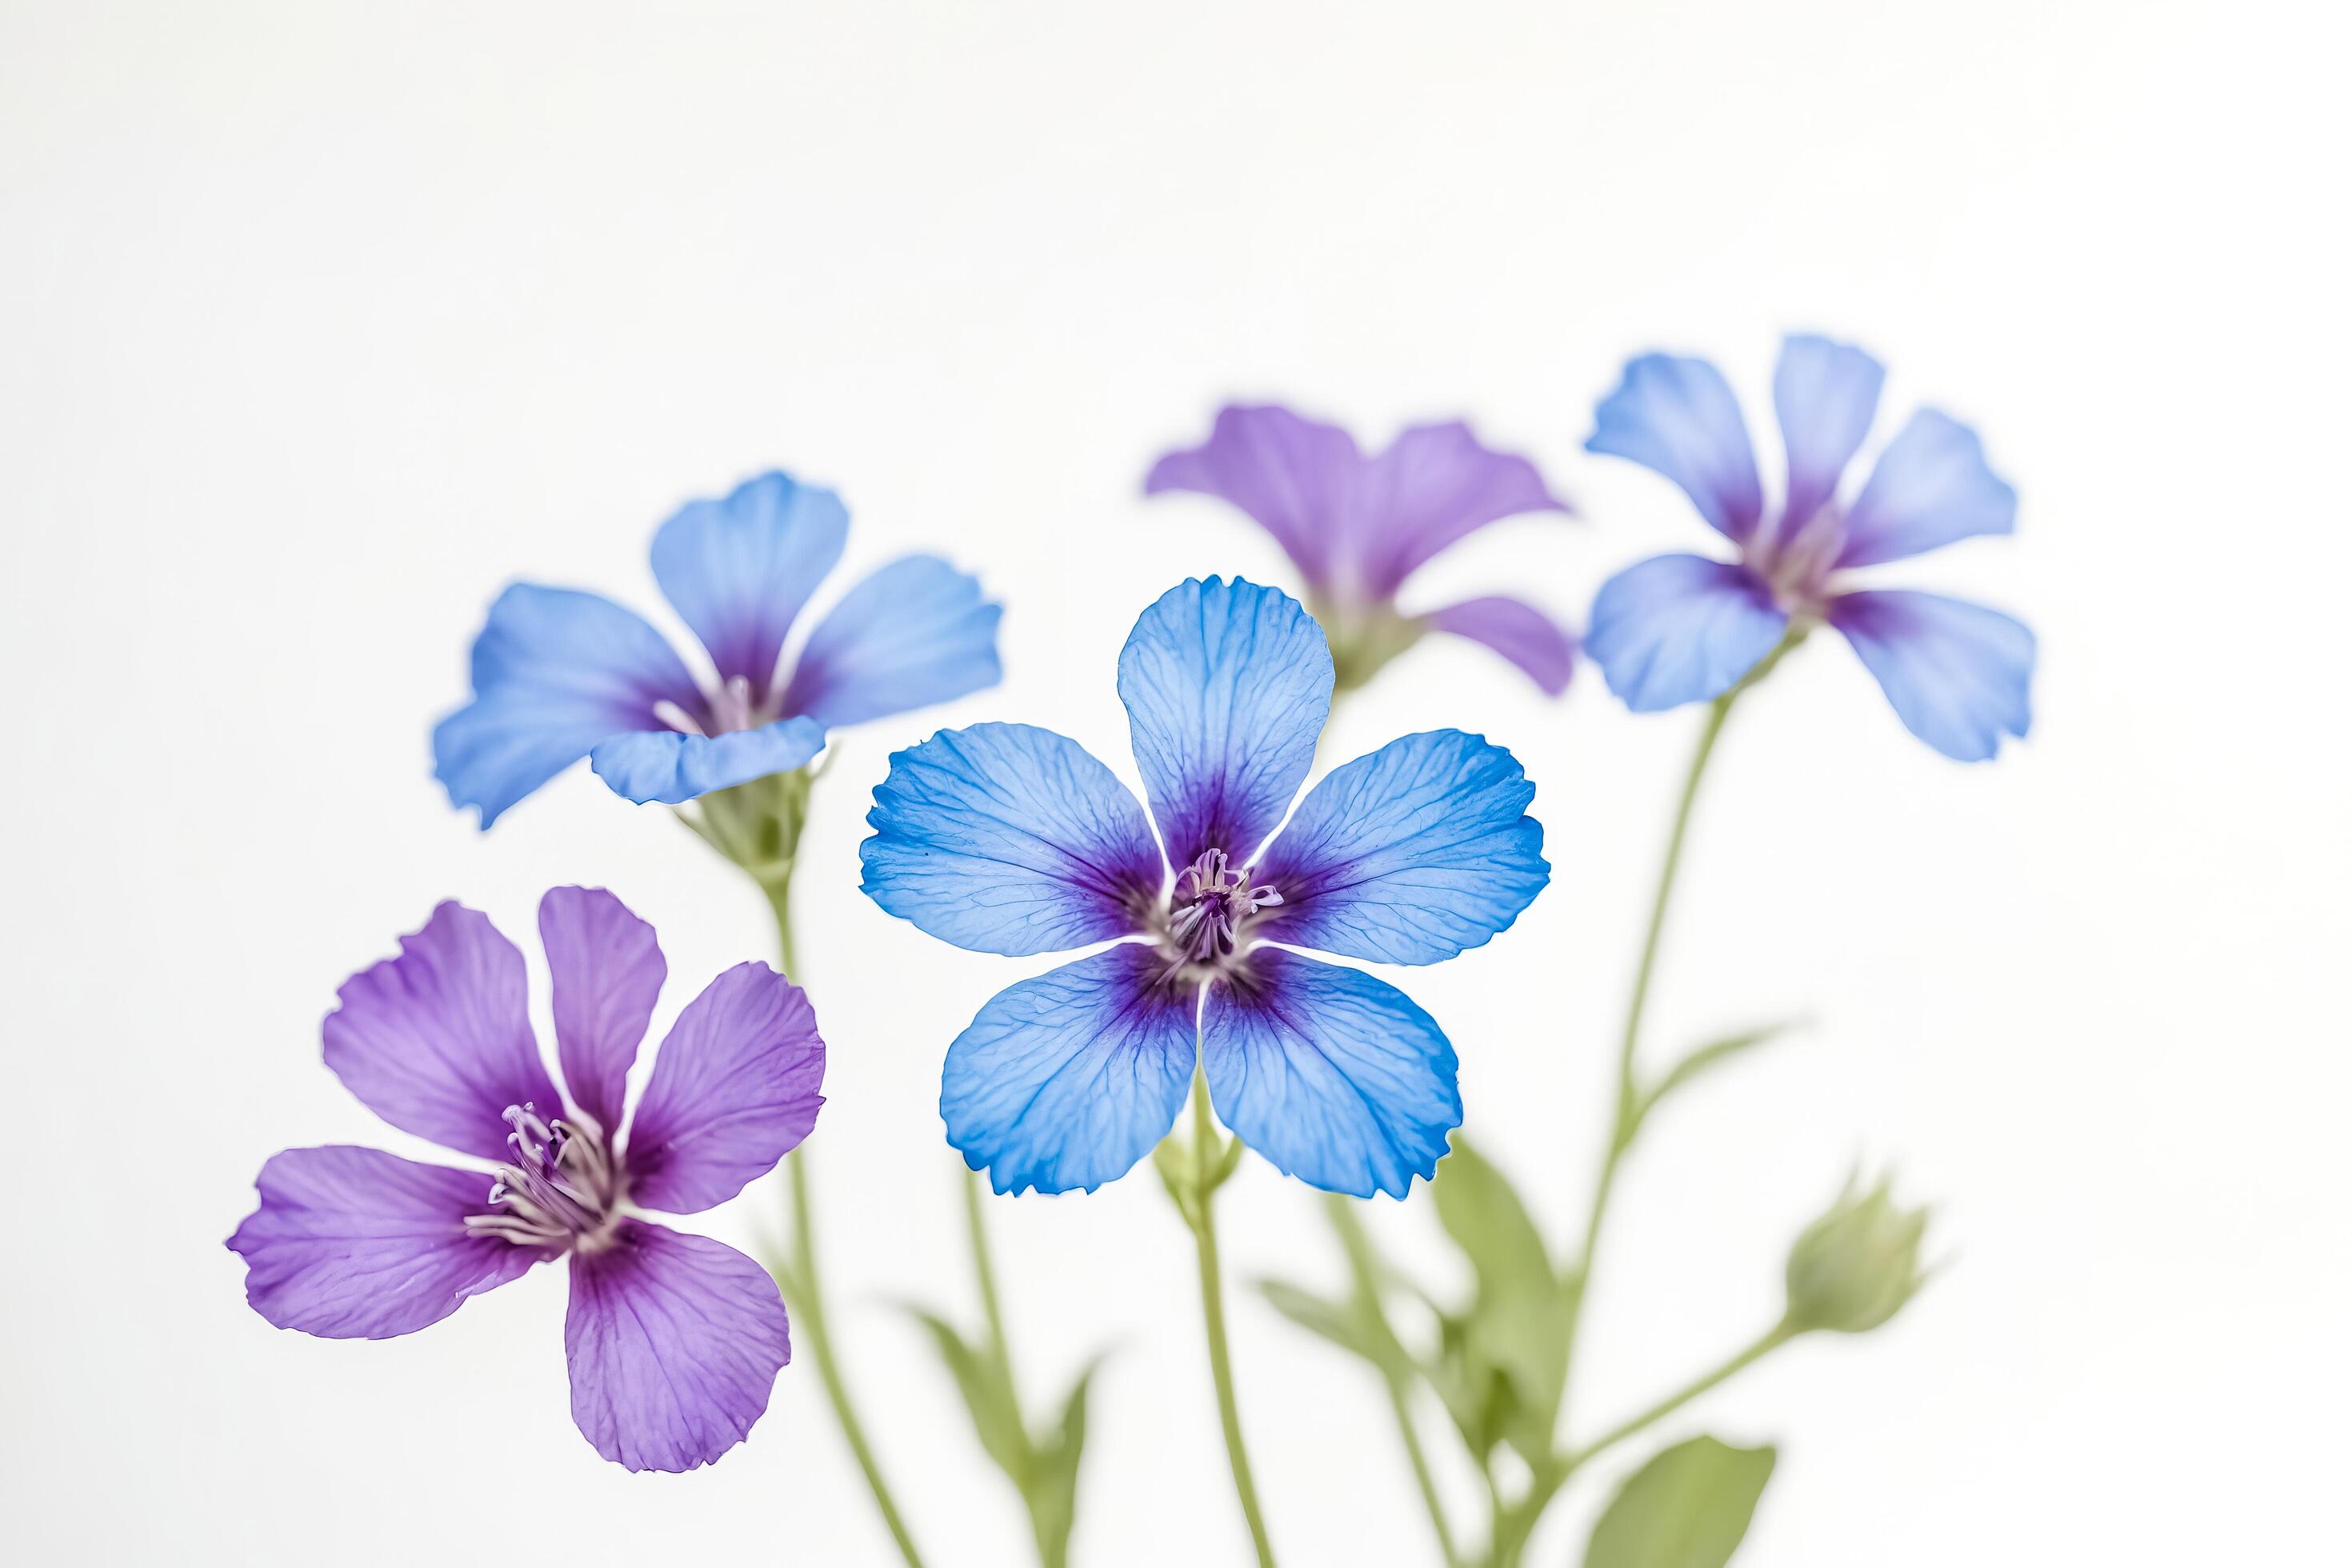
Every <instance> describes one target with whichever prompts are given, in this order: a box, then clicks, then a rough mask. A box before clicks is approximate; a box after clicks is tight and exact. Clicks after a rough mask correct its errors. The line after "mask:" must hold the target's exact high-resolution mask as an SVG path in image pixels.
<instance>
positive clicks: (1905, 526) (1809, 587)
mask: <svg viewBox="0 0 2352 1568" xmlns="http://www.w3.org/2000/svg"><path fill="white" fill-rule="evenodd" d="M1885 374H1886V373H1885V370H1884V369H1883V368H1881V366H1880V365H1879V363H1878V362H1877V361H1876V360H1874V359H1872V358H1871V357H1870V356H1869V355H1868V354H1866V353H1863V352H1862V351H1861V350H1860V349H1857V348H1853V347H1850V346H1848V345H1846V344H1843V343H1835V342H1830V341H1829V340H1828V339H1826V338H1818V337H1791V338H1790V339H1788V340H1787V341H1786V342H1783V343H1782V345H1781V349H1780V367H1779V369H1778V370H1777V371H1776V372H1775V373H1774V374H1773V378H1772V401H1773V406H1774V409H1775V410H1776V412H1777V413H1778V414H1779V416H1780V433H1781V436H1782V437H1783V438H1784V439H1785V440H1786V442H1787V444H1788V451H1789V464H1788V471H1789V484H1788V493H1787V496H1786V497H1785V499H1784V500H1783V502H1782V504H1781V507H1780V511H1779V513H1778V514H1777V515H1776V516H1773V517H1770V518H1769V519H1768V518H1767V517H1766V515H1765V510H1764V497H1763V489H1762V486H1761V484H1760V483H1759V480H1758V479H1757V476H1756V455H1755V453H1754V451H1753V450H1752V449H1751V448H1750V447H1749V445H1748V427H1747V426H1746V425H1745V424H1744V423H1743V422H1742V421H1741V419H1740V416H1739V405H1738V401H1737V400H1736V399H1735V398H1734V397H1733V396H1732V395H1731V388H1730V386H1729V385H1728V384H1727V383H1726V382H1725V381H1724V378H1723V374H1722V373H1721V372H1720V371H1718V370H1717V369H1716V368H1715V366H1714V365H1712V364H1710V363H1707V362H1706V360H1703V359H1675V358H1670V357H1668V356H1667V355H1664V354H1656V353H1653V354H1643V356H1642V357H1640V358H1639V359H1635V360H1633V361H1631V362H1630V363H1627V365H1626V366H1625V378H1624V380H1623V382H1622V383H1621V384H1619V386H1618V388H1617V390H1616V391H1614V392H1612V393H1611V394H1610V395H1609V396H1608V397H1607V398H1605V399H1603V400H1602V402H1601V406H1600V409H1599V411H1598V415H1597V417H1596V420H1595V428H1594V430H1593V433H1592V437H1591V439H1590V440H1588V441H1587V442H1586V443H1585V447H1586V449H1587V450H1588V451H1593V452H1607V453H1612V454H1614V455H1616V456H1618V457H1621V458H1632V459H1633V461H1635V462H1637V463H1640V464H1642V465H1643V467H1645V468H1653V469H1655V470H1656V471H1657V472H1659V473H1661V474H1664V476H1665V477H1666V478H1668V479H1672V480H1674V481H1675V483H1676V484H1677V485H1680V486H1681V487H1682V488H1683V490H1684V492H1685V494H1687V495H1688V496H1689V497H1690V499H1691V500H1692V502H1693V503H1694V504H1695V505H1696V506H1697V508H1698V510H1699V514H1700V515H1701V516H1703V517H1704V518H1706V521H1708V522H1709V523H1710V524H1712V525H1713V526H1714V527H1715V528H1716V529H1717V531H1720V532H1721V533H1722V534H1723V535H1724V536H1725V537H1726V538H1727V539H1729V540H1730V541H1731V542H1733V543H1734V544H1736V545H1738V547H1739V560H1738V562H1737V563H1730V562H1723V561H1717V560H1714V559H1712V558H1710V557H1707V556H1704V555H1660V556H1654V557H1653V558H1652V559H1650V560H1647V561H1643V562H1642V563H1639V564H1637V565H1634V566H1631V567H1628V568H1627V569H1626V570H1624V571H1622V572H1620V573H1619V574H1617V575H1616V576H1614V577H1612V578H1611V579H1610V580H1609V581H1608V582H1607V583H1606V584H1602V586H1601V594H1600V596H1599V597H1598V598H1597V599H1595V600H1594V601H1593V605H1592V625H1591V629H1590V630H1589V631H1588V632H1587V633H1586V635H1585V649H1586V651H1587V652H1588V653H1590V654H1591V656H1592V658H1593V659H1594V661H1595V662H1597V663H1598V664H1599V665H1600V666H1601V673H1602V674H1603V675H1604V676H1606V677H1607V678H1608V681H1609V689H1611V690H1612V691H1614V692H1615V693H1617V695H1618V696H1619V697H1621V698H1622V699H1624V700H1625V704H1626V706H1627V707H1629V708H1632V709H1633V710H1635V711H1636V712H1643V713H1648V712H1655V711H1658V710H1662V709H1667V708H1674V707H1678V706H1680V705H1681V704H1683V703H1685V702H1699V701H1706V700H1710V699H1712V698H1715V697H1718V696H1721V695H1722V694H1723V693H1724V692H1725V691H1727V690H1728V689H1730V688H1731V687H1732V686H1733V685H1734V684H1736V683H1737V682H1738V679H1739V678H1740V677H1741V676H1743V675H1745V674H1747V673H1748V670H1749V669H1750V668H1754V666H1755V665H1756V663H1757V661H1758V660H1759V659H1760V658H1763V657H1764V656H1765V655H1766V654H1767V653H1769V652H1770V651H1771V650H1772V648H1773V647H1775V646H1777V645H1778V644H1779V643H1780V639H1781V637H1783V635H1785V634H1786V633H1787V631H1788V630H1789V628H1790V624H1791V622H1792V621H1793V622H1795V623H1796V624H1798V625H1800V626H1803V625H1808V624H1811V623H1812V622H1816V621H1826V622H1828V623H1829V624H1830V625H1831V626H1835V627H1836V628H1837V629H1838V630H1839V631H1841V632H1843V633H1844V634H1845V637H1846V640H1847V641H1849V642H1851V643H1852V644H1853V649H1854V651H1855V652H1856V653H1858V654H1860V655H1861V656H1862V662H1863V663H1864V665H1866V666H1867V667H1868V668H1869V669H1870V672H1871V674H1873V675H1874V676H1875V677H1877V678H1878V684H1879V685H1880V687H1882V688H1883V689H1885V692H1886V696H1887V700H1889V701H1890V702H1892V703H1893V704H1894V705H1895V713H1896V715H1897V716H1899V717H1900V718H1901V719H1902V721H1903V722H1904V724H1905V725H1906V726H1907V727H1908V728H1909V730H1910V731H1911V732H1912V733H1913V734H1915V735H1916V736H1918V737H1919V738H1920V739H1921V740H1923V741H1925V742H1927V744H1929V745H1930V746H1933V747H1935V748H1936V750H1937V751H1939V752H1943V753H1944V754H1945V755H1946V756H1948V757H1952V758H1954V759H1956V760H1958V761H1960V762H1980V761H1983V760H1984V759H1986V758H1989V757H1990V756H1992V755H1993V753H1994V752H1996V751H1997V750H1998V749H1999V748H2000V738H2001V737H2002V736H2003V735H2004V734H2007V735H2017V736H2022V735H2023V734H2024V733H2025V731H2026V726H2027V723H2028V721H2029V719H2030V716H2031V715H2030V709H2029V704H2028V699H2027V687H2028V685H2029V682H2030V681H2031V679H2032V673H2033V653H2034V647H2033V634H2032V632H2030V631H2028V630H2027V629H2026V628H2025V627H2024V626H2023V625H2021V623H2019V622H2018V621H2016V620H2014V619H2012V618H2011V617H2010V616H2005V615H2003V614H2001V613H2000V611H1998V610H1991V609H1987V608H1986V607H1984V606H1983V605H1972V604H1969V603H1967V602H1965V601H1963V600H1959V599H1948V598H1945V597H1943V596H1942V595H1937V594H1921V593H1915V592H1912V591H1909V590H1906V589H1897V590H1869V591H1862V590H1856V589H1853V588H1850V587H1848V586H1847V585H1846V579H1845V578H1844V577H1843V573H1844V572H1845V571H1846V570H1847V569H1849V568H1852V567H1859V566H1874V565H1876V564H1878V563H1881V562H1885V561H1899V560H1902V559H1904V558H1905V557H1906V556H1912V555H1918V554H1923V553H1925V552H1927V551H1930V550H1934V549H1936V548H1937V547H1938V546H1941V545H1946V544H1949V543H1951V542H1954V541H1955V540H1959V539H1966V538H1968V537H1969V536H1970V535H1972V534H1979V533H2007V532H2009V531H2011V529H2012V528H2013V527H2014V526H2015V522H2016V517H2017V494H2016V492H2015V491H2014V490H2012V489H2010V488H2009V486H2008V485H2006V484H2004V483H2003V482H2002V481H2001V480H2000V479H1999V478H1998V477H1997V476H1995V474H1994V473H1993V471H1992V469H1991V468H1989V467H1987V466H1986V463H1985V458H1984V448H1983V446H1982V445H1981V444H1980V443H1979V441H1978V439H1977V436H1976V432H1974V431H1973V430H1970V429H1969V427H1968V426H1965V425H1962V424H1960V423H1958V421H1956V420H1954V419H1952V418H1950V417H1949V416H1946V415H1943V414H1940V413H1937V411H1936V410H1934V409H1932V408H1923V409H1920V410H1919V411H1918V412H1916V413H1915V414H1914V415H1912V416H1911V419H1910V422H1909V423H1908V424H1906V425H1905V426H1903V428H1902V430H1901V431H1899V432H1898V433H1897V434H1896V435H1895V439H1894V440H1892V441H1890V442H1888V443H1887V445H1886V447H1885V450H1884V451H1882V452H1881V453H1880V454H1879V457H1878V462H1877V466H1876V468H1874V469H1873V470H1872V472H1871V475H1870V479H1869V480H1868V482H1867V483H1865V484H1864V486H1863V487H1862V489H1861V490H1860V491H1859V492H1858V493H1857V494H1856V495H1855V496H1854V498H1853V500H1852V501H1850V502H1848V503H1845V504H1843V505H1842V504H1840V502H1839V501H1838V499H1837V490H1838V481H1839V479H1840V477H1841V476H1842V475H1843V473H1844V472H1845V468H1846V466H1847V464H1848V463H1850V462H1851V461H1852V460H1853V456H1854V453H1855V452H1856V451H1858V450H1859V449H1860V448H1861V447H1862V443H1863V439H1864V437H1865V436H1867V435H1868V434H1869V432H1870V426H1871V421H1872V419H1873V417H1874V415H1875V414H1876V412H1877V408H1878V390H1879V384H1880V383H1881V382H1882V381H1884V380H1885Z"/></svg>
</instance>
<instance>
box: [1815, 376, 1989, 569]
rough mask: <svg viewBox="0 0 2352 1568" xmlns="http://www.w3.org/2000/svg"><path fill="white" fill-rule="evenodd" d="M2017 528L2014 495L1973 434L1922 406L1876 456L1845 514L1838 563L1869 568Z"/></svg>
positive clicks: (1967, 428) (1952, 420) (1960, 425)
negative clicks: (1843, 543) (1953, 543)
mask: <svg viewBox="0 0 2352 1568" xmlns="http://www.w3.org/2000/svg"><path fill="white" fill-rule="evenodd" d="M2016 527H2017V492H2016V491H2015V490H2013V489H2010V488H2009V486H2008V485H2007V484H2006V483H2004V482H2003V481H2002V480H2001V479H2000V476H1999V475H1997V474H1995V473H1994V472H1993V471H1992V469H1991V468H1990V467H1989V466H1987V464H1986V462H1985V455H1984V443H1983V442H1981V441H1979V440H1978V439H1977V433H1976V432H1975V431H1973V430H1971V429H1969V427H1968V426H1965V425H1963V424H1961V423H1960V422H1959V421H1958V420H1957V419H1954V418H1952V417H1951V416H1949V415H1946V414H1939V413H1937V411H1936V410H1935V409H1933V408H1922V409H1921V410H1919V412H1918V413H1916V414H1914V415H1913V416H1911V422H1910V423H1909V424H1907V425H1906V426H1903V429H1902V432H1901V433H1900V434H1899V435H1897V436H1896V437H1895V439H1894V440H1892V441H1890V442H1888V443H1887V445H1886V450H1885V451H1884V452H1881V453H1880V454H1879V455H1878V466H1877V467H1876V468H1873V469H1872V470H1871V474H1870V482H1869V483H1867V484H1865V485H1864V486H1863V487H1862V493H1861V494H1860V495H1858V496H1856V497H1854V499H1853V510H1851V511H1849V512H1847V513H1846V519H1845V548H1844V549H1843V550H1841V551H1839V552H1838V558H1837V563H1838V564H1839V565H1840V566H1870V565H1874V564H1876V563H1879V562H1881V561H1899V560H1901V559H1903V557H1905V556H1906V555H1920V554H1924V553H1926V552H1928V551H1930V550H1936V549H1939V548H1941V547H1942V546H1944V545H1947V544H1949V543H1951V542H1953V541H1954V540H1958V539H1967V538H1969V536H1971V535H1973V534H1979V533H2008V532H2011V531H2013V530H2015V528H2016Z"/></svg>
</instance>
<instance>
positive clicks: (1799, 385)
mask: <svg viewBox="0 0 2352 1568" xmlns="http://www.w3.org/2000/svg"><path fill="white" fill-rule="evenodd" d="M1885 381H1886V367H1885V366H1884V365H1882V364H1880V363H1878V362H1877V361H1876V360H1874V359H1873V358H1871V357H1870V356H1869V355H1868V354H1866V353H1863V352H1862V351H1861V350H1860V349H1858V348H1855V347H1854V346H1853V344H1851V343H1839V342H1831V341H1830V340H1829V339H1827V338H1821V337H1814V336H1811V335H1810V334H1798V335H1795V336H1791V337H1789V338H1787V339H1784V340H1783V341H1782V342H1781V344H1780V364H1779V366H1778V367H1776V368H1775V369H1774V370H1773V372H1772V407H1773V411H1774V412H1775V413H1777V414H1778V415H1779V416H1780V438H1781V439H1782V440H1784V441H1786V442H1787V443H1788V446H1789V499H1788V503H1787V505H1786V506H1785V507H1784V508H1783V509H1782V510H1781V521H1780V531H1781V536H1782V537H1783V538H1786V537H1788V536H1790V534H1792V533H1794V531H1796V529H1797V527H1798V526H1799V525H1800V524H1801V523H1802V522H1803V521H1805V520H1806V519H1807V518H1810V517H1811V516H1812V515H1813V513H1815V512H1817V511H1819V510H1821V509H1822V502H1823V501H1825V500H1830V499H1831V498H1832V496H1834V495H1836V494H1837V488H1838V479H1839V476H1841V475H1843V473H1844V472H1845V466H1846V465H1847V464H1848V463H1851V462H1853V455H1854V454H1855V453H1856V452H1859V451H1860V450H1862V443H1863V438H1864V437H1866V436H1868V435H1869V434H1870V422H1871V420H1872V419H1874V418H1875V417H1876V416H1877V414H1878V389H1879V388H1880V387H1881V386H1882V385H1884V384H1885Z"/></svg>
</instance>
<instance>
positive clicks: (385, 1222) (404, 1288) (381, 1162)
mask: <svg viewBox="0 0 2352 1568" xmlns="http://www.w3.org/2000/svg"><path fill="white" fill-rule="evenodd" d="M254 1186H255V1188H256V1190H257V1191H258V1192H259V1193H260V1194H261V1205H260V1206H259V1207H258V1208H257V1209H255V1210H254V1211H253V1213H251V1214H249V1215H247V1216H246V1219H245V1223H244V1224H243V1225H240V1226H237V1227H236V1235H235V1236H232V1237H229V1238H228V1248H229V1250H230V1251H231V1252H234V1253H236V1254H238V1255H239V1256H241V1257H243V1258H244V1259H245V1266H246V1276H245V1296H246V1300H247V1301H249V1302H251V1303H252V1305H253V1310H255V1311H257V1312H258V1313H260V1314H261V1315H262V1316H263V1317H265V1318H267V1319H268V1320H269V1321H271V1322H272V1323H275V1324H276V1325H277V1326H278V1327H279V1328H281V1329H299V1330H301V1331H303V1332H304V1333H306V1334H318V1335H320V1336H322V1337H323V1338H326V1339H331V1340H388V1339H391V1338H392V1337H394V1335H396V1334H406V1333H414V1332H415V1331H416V1330H418V1329H421V1328H424V1327H425V1326H426V1325H427V1324H430V1323H437V1322H439V1321H441V1320H442V1319H444V1318H446V1317H447V1316H448V1315H449V1314H450V1313H452V1312H454V1311H456V1310H457V1309H458V1308H459V1307H461V1306H463V1305H464V1304H465V1302H466V1300H467V1298H468V1297H472V1296H478V1295H480V1294H481V1293H482V1292H483V1291H485V1290H490V1289H496V1288H497V1287H499V1286H500V1285H503V1284H505V1283H506V1282H507V1281H508V1280H509V1279H520V1277H521V1276H522V1275H523V1274H524V1273H525V1272H526V1271H528V1270H529V1269H530V1266H531V1265H532V1264H534V1263H537V1262H539V1261H541V1259H542V1258H546V1257H548V1256H549V1255H548V1254H547V1253H544V1252H541V1251H540V1250H539V1249H537V1248H535V1247H517V1246H516V1245H514V1244H513V1243H512V1242H510V1241H505V1240H502V1239H500V1238H499V1237H484V1236H478V1235H476V1234H475V1233H474V1232H472V1231H469V1230H467V1228H466V1216H467V1215H487V1214H493V1213H496V1212H497V1211H496V1210H494V1209H492V1208H491V1207H490V1205H489V1202H488V1199H489V1195H490V1178H489V1177H488V1175H487V1174H486V1173H482V1172H480V1171H453V1170H450V1169H449V1168H448V1167H446V1166H444V1165H420V1164H418V1163H416V1162H415V1161H414V1160H403V1159H401V1158H399V1157H398V1156H396V1155H393V1154H387V1153H384V1152H383V1151H382V1150H379V1149H359V1148H354V1147H352V1146H351V1145H349V1144H335V1145H331V1146H329V1147H327V1148H323V1149H289V1150H287V1151H286V1152H284V1153H282V1154H273V1155H271V1156H270V1158H269V1161H268V1163H267V1164H265V1165H263V1166H262V1167H261V1174H260V1176H259V1177H258V1178H257V1179H256V1180H255V1182H254Z"/></svg>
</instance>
